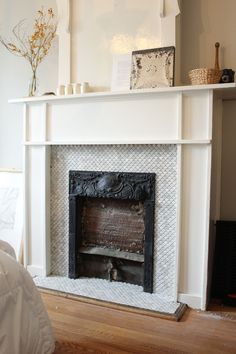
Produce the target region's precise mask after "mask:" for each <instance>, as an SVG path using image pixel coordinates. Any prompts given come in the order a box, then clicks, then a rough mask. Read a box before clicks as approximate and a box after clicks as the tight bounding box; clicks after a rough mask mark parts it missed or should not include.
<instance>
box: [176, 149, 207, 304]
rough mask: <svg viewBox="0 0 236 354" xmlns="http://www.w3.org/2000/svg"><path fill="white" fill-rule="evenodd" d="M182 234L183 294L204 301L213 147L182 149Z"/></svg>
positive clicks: (181, 288)
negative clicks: (207, 209)
mask: <svg viewBox="0 0 236 354" xmlns="http://www.w3.org/2000/svg"><path fill="white" fill-rule="evenodd" d="M182 149H183V155H182V166H183V167H182V206H181V210H182V217H181V220H182V228H181V230H182V232H181V242H180V244H181V246H180V252H181V256H180V258H181V265H180V283H179V291H180V292H181V293H186V294H189V295H193V296H198V297H200V298H202V289H203V279H204V274H203V265H204V258H205V257H206V255H205V252H204V250H205V240H206V239H208V232H206V223H209V218H208V215H207V213H206V208H207V206H208V200H209V196H208V188H209V181H208V170H209V150H211V145H206V146H196V145H191V146H188V145H185V146H183V147H182Z"/></svg>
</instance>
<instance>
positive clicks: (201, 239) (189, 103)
mask: <svg viewBox="0 0 236 354" xmlns="http://www.w3.org/2000/svg"><path fill="white" fill-rule="evenodd" d="M233 94H235V84H219V85H207V86H195V87H194V86H192V87H191V86H186V87H172V88H163V89H154V90H137V91H130V92H114V93H112V92H106V93H88V94H84V95H73V96H66V97H58V96H42V97H38V98H25V99H17V100H12V101H11V103H21V104H23V107H24V175H25V229H24V262H25V266H26V267H27V269H28V270H29V271H30V273H31V274H32V275H41V276H46V275H48V274H50V272H51V271H54V272H55V267H56V266H55V264H56V261H55V258H56V257H57V256H58V254H60V252H62V253H63V247H65V244H66V243H65V242H66V241H65V240H66V238H67V237H68V235H67V234H65V233H66V232H67V231H66V230H67V222H66V217H67V216H66V215H67V211H66V210H67V205H66V198H67V195H64V196H63V198H62V200H60V203H61V204H60V203H58V205H57V206H52V205H51V206H50V200H51V204H52V200H53V202H54V203H55V201H57V199H60V198H58V197H57V195H55V194H53V193H55V190H52V193H51V192H50V189H51V186H52V188H54V186H53V184H52V182H51V173H54V174H55V173H57V168H59V167H58V166H59V165H60V164H61V162H59V165H56V164H57V161H56V160H57V159H60V158H61V159H62V160H63V163H64V164H67V165H68V168H70V166H71V165H72V167H73V166H74V164H75V165H76V162H74V161H73V159H76V156H79V158H78V160H79V164H78V165H79V167H80V168H81V166H82V169H90V166H92V165H94V163H95V164H97V168H98V170H102V169H105V170H107V167H108V168H109V169H110V170H116V168H117V165H119V166H120V165H121V167H123V168H124V170H127V171H128V172H132V171H129V170H131V169H133V171H134V172H139V171H140V169H141V170H142V171H141V172H156V173H157V175H158V173H159V171H161V172H163V166H164V165H163V163H162V162H163V161H162V160H163V159H168V158H169V159H170V160H169V162H168V163H169V164H170V170H169V171H168V173H167V174H166V175H165V174H163V173H162V174H161V173H160V176H161V178H162V181H161V186H160V185H158V184H157V189H158V188H159V187H160V190H161V192H160V193H162V194H160V195H159V196H157V199H156V204H157V217H156V227H155V230H156V231H155V237H156V238H155V243H156V253H155V255H154V269H155V276H156V279H155V289H154V292H157V293H158V292H159V291H160V289H161V284H163V282H164V288H165V281H166V284H167V283H168V284H170V285H169V290H168V291H169V292H168V291H167V293H166V297H167V298H171V300H173V301H177V300H178V301H181V302H184V303H187V304H188V305H190V306H191V307H196V308H201V309H205V307H206V302H207V282H208V261H209V257H208V255H209V235H210V232H209V225H210V220H215V219H216V218H217V215H218V214H217V213H218V209H219V182H220V174H219V173H217V171H218V172H219V171H220V154H219V150H220V141H221V137H220V131H219V129H220V125H221V114H220V112H221V109H220V107H221V103H222V100H223V99H224V98H227V97H230V95H233ZM215 108H217V109H216V110H215ZM167 150H168V151H169V154H170V155H169V157H168V156H167V155H168V154H166V151H167ZM131 151H133V152H134V154H133V155H132V154H131ZM139 153H140V155H139ZM150 155H152V156H150ZM60 156H61V157H60ZM65 156H67V157H68V159H67V160H65ZM101 156H103V160H102V161H101ZM117 156H118V157H117ZM139 156H140V159H139ZM149 157H150V159H149ZM212 157H213V158H212ZM155 158H156V159H157V160H158V161H159V162H158V163H159V165H158V163H156V162H155V163H156V165H155V163H154V165H155V166H154V167H153V159H154V160H155ZM171 159H172V160H171ZM114 160H116V161H115V162H114ZM122 160H123V161H122ZM134 160H135V161H134ZM150 160H151V162H150ZM65 161H66V162H65ZM94 161H95V162H94ZM112 161H113V165H112V163H111V162H112ZM51 164H52V168H50V165H51ZM99 166H100V167H101V168H99ZM143 169H146V170H148V171H143ZM155 169H156V171H155ZM63 173H64V172H63V171H61V172H60V174H61V175H62V176H63ZM167 177H168V178H172V181H171V183H172V184H171V186H172V187H171V188H172V189H171V188H170V181H169V180H168V178H167ZM63 183H64V182H63ZM63 183H62V184H63ZM168 183H169V184H168ZM173 184H174V187H173ZM165 186H166V187H165ZM169 188H170V190H169ZM64 189H66V187H65V183H64ZM167 189H168V191H169V192H170V193H169V194H171V196H172V199H173V200H174V205H173V203H172V204H169V206H168V203H169V199H168V198H167V199H166V200H165V196H166V195H167V194H168V193H167V194H165V191H166V190H167ZM66 192H68V191H66ZM57 193H58V192H57ZM163 196H164V197H163ZM158 198H160V199H158ZM173 200H172V202H173ZM210 201H212V208H211V205H210V204H211V203H210ZM63 208H64V209H63ZM161 208H163V210H164V211H165V213H166V214H165V215H162V216H161V217H162V218H164V220H167V219H171V226H170V229H169V230H168V223H166V224H165V222H164V224H163V223H162V225H161V226H162V227H163V230H162V231H160V224H159V222H160V219H158V217H159V215H160V210H161ZM63 210H64V211H63ZM61 211H63V212H62V214H63V213H64V214H63V215H64V217H65V220H63V219H62V220H61V219H60V218H58V216H55V215H52V214H53V213H56V212H61ZM170 212H172V214H171V216H170ZM50 214H51V215H50ZM173 215H174V217H173ZM55 220H57V221H58V220H60V222H61V224H62V227H61V228H60V227H59V228H57V229H55V227H54V226H55V225H54V226H53V225H52V223H53V222H55ZM58 222H59V221H58ZM163 225H164V226H163ZM57 227H58V225H57ZM61 229H63V230H64V231H63V232H64V234H63V236H62V237H61V238H60V232H58V230H61ZM55 230H56V231H55ZM158 230H159V231H158ZM161 232H162V233H161ZM51 233H52V235H51ZM168 234H169V235H171V237H169V238H168ZM51 246H52V247H51ZM57 247H58V250H59V251H58V250H56V251H55V248H57ZM170 249H171V251H170ZM55 252H57V254H56V253H55ZM65 252H66V250H65ZM168 252H169V253H168ZM165 259H166V264H165ZM51 260H52V262H51ZM66 262H67V260H64V263H63V262H62V263H63V264H64V265H65V264H66ZM65 267H66V266H64V267H62V268H60V267H59V268H60V269H59V273H60V272H62V273H63V272H65V273H66V269H65ZM56 272H58V268H57V270H56ZM166 279H167V280H166ZM162 290H163V289H162ZM160 293H161V291H160ZM163 294H164V292H162V295H163Z"/></svg>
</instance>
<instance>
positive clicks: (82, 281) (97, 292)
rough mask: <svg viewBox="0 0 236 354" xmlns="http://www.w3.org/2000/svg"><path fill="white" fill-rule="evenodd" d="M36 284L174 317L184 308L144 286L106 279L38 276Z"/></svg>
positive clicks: (35, 280) (35, 279)
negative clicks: (146, 290)
mask: <svg viewBox="0 0 236 354" xmlns="http://www.w3.org/2000/svg"><path fill="white" fill-rule="evenodd" d="M34 282H35V284H36V285H37V286H38V287H41V288H45V289H50V290H57V291H60V292H65V293H69V294H73V295H79V296H85V297H88V298H92V299H97V300H102V301H108V302H112V303H116V304H120V305H126V306H132V307H136V308H140V309H145V310H150V311H157V312H161V313H166V314H170V315H174V314H175V313H176V311H177V310H178V309H179V308H180V307H181V306H182V304H179V303H178V302H175V301H169V300H168V299H166V298H165V299H164V298H162V297H161V296H160V295H158V294H154V293H153V294H150V293H145V292H143V287H142V286H138V285H132V284H126V283H121V282H109V281H107V280H104V279H91V278H89V279H88V278H79V279H69V278H67V277H62V276H48V277H40V276H38V277H35V278H34Z"/></svg>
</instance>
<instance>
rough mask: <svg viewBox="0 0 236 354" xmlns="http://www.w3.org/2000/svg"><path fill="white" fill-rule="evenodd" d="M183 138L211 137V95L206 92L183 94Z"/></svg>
mask: <svg viewBox="0 0 236 354" xmlns="http://www.w3.org/2000/svg"><path fill="white" fill-rule="evenodd" d="M182 118H183V135H182V137H183V139H193V140H194V139H209V132H208V126H209V97H208V95H206V93H205V92H198V93H196V92H194V93H193V92H190V93H185V94H184V95H183V117H182Z"/></svg>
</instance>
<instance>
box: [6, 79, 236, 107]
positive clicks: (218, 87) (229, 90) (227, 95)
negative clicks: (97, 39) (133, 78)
mask: <svg viewBox="0 0 236 354" xmlns="http://www.w3.org/2000/svg"><path fill="white" fill-rule="evenodd" d="M199 90H202V91H205V90H214V91H216V93H217V95H218V96H219V97H220V98H222V99H226V100H228V99H236V84H235V83H229V84H214V85H195V86H191V85H189V86H174V87H163V88H156V89H139V90H130V91H105V92H89V93H85V94H76V95H66V96H56V95H47V96H39V97H23V98H16V99H11V100H9V101H8V102H9V103H35V102H45V103H46V102H52V101H62V100H64V101H71V100H76V99H81V100H84V99H86V100H89V99H96V98H100V99H102V98H109V97H110V98H112V97H114V98H116V97H117V98H118V97H121V96H124V97H125V96H129V97H132V96H133V97H134V96H136V95H144V96H145V95H155V94H161V93H178V92H179V93H184V92H186V93H187V92H191V91H193V92H196V91H199Z"/></svg>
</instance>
